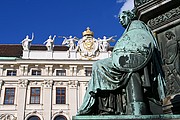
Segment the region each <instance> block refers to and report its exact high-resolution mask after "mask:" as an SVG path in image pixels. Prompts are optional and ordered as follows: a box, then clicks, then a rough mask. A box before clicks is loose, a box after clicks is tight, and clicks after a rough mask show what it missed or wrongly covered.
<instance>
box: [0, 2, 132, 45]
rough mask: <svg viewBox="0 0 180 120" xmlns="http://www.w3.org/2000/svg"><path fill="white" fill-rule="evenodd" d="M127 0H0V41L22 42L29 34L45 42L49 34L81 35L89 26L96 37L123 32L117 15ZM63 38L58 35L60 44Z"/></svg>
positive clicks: (35, 40) (4, 42)
mask: <svg viewBox="0 0 180 120" xmlns="http://www.w3.org/2000/svg"><path fill="white" fill-rule="evenodd" d="M126 1H128V0H0V44H20V42H21V41H22V40H23V39H24V38H25V36H26V35H29V36H31V33H32V32H33V33H34V35H35V37H34V39H33V42H32V44H43V42H44V41H45V40H47V39H48V36H49V35H57V36H69V35H72V36H76V37H78V38H81V37H82V32H83V31H84V30H85V29H86V28H87V27H90V29H91V30H92V31H93V32H94V37H95V38H98V37H100V38H102V37H103V36H104V35H105V36H107V37H110V36H113V35H117V36H118V37H117V38H116V40H118V38H119V37H120V36H121V35H122V33H123V31H124V29H123V28H122V26H121V25H120V24H119V21H118V18H117V15H118V14H119V11H120V9H121V7H122V6H123V5H124V3H125V2H126ZM62 40H63V39H61V38H58V37H57V38H56V39H55V44H56V45H61V42H62Z"/></svg>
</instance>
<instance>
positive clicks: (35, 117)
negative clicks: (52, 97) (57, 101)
mask: <svg viewBox="0 0 180 120" xmlns="http://www.w3.org/2000/svg"><path fill="white" fill-rule="evenodd" d="M28 120H41V119H40V118H39V117H38V116H31V117H30V118H28Z"/></svg>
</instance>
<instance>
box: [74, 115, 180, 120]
mask: <svg viewBox="0 0 180 120" xmlns="http://www.w3.org/2000/svg"><path fill="white" fill-rule="evenodd" d="M72 120H180V115H170V114H168V115H86V116H85V115H84V116H73V117H72Z"/></svg>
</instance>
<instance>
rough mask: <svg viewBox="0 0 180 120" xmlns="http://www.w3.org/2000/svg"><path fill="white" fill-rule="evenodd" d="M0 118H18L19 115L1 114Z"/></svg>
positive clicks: (11, 119)
mask: <svg viewBox="0 0 180 120" xmlns="http://www.w3.org/2000/svg"><path fill="white" fill-rule="evenodd" d="M0 120H17V117H15V116H14V115H12V114H1V115H0Z"/></svg>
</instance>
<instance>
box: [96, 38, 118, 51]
mask: <svg viewBox="0 0 180 120" xmlns="http://www.w3.org/2000/svg"><path fill="white" fill-rule="evenodd" d="M114 37H116V36H111V37H109V38H107V37H106V36H103V39H100V38H98V41H99V50H100V51H102V52H107V51H108V49H109V47H110V44H109V43H110V42H115V40H114V39H113V38H114Z"/></svg>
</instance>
